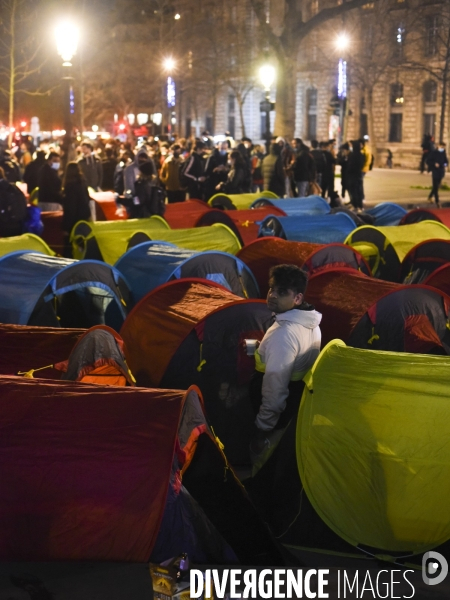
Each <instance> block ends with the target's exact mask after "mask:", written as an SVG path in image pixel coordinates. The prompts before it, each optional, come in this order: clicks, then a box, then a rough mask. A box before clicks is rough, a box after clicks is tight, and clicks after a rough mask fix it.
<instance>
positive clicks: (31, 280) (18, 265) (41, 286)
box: [0, 250, 130, 331]
mask: <svg viewBox="0 0 450 600" xmlns="http://www.w3.org/2000/svg"><path fill="white" fill-rule="evenodd" d="M0 281H1V286H0V322H2V323H12V324H17V325H42V326H47V327H85V328H89V327H92V326H93V325H109V326H110V327H113V328H114V329H116V330H117V331H118V330H119V329H120V327H121V325H122V323H123V321H124V320H125V318H126V315H127V305H128V304H129V298H130V292H129V289H128V285H127V284H126V282H125V280H124V278H123V277H122V275H121V274H120V273H119V272H118V271H117V270H116V269H114V268H113V267H111V266H109V265H107V264H105V263H103V262H99V261H96V260H84V261H76V260H71V259H67V258H59V257H55V256H47V255H45V254H40V253H38V252H31V251H27V250H24V251H19V252H12V253H10V254H7V255H5V256H3V257H1V258H0Z"/></svg>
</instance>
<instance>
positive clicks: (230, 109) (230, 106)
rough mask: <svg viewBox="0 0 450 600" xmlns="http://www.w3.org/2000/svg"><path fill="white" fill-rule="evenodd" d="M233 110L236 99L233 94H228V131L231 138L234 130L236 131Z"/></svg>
mask: <svg viewBox="0 0 450 600" xmlns="http://www.w3.org/2000/svg"><path fill="white" fill-rule="evenodd" d="M235 109H236V98H235V96H234V94H229V96H228V131H229V132H230V134H231V137H233V138H234V134H235V130H236V118H235Z"/></svg>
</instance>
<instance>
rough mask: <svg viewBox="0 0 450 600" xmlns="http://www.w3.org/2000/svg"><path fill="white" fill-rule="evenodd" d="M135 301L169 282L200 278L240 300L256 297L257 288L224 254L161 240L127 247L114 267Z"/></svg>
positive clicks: (238, 263) (243, 267)
mask: <svg viewBox="0 0 450 600" xmlns="http://www.w3.org/2000/svg"><path fill="white" fill-rule="evenodd" d="M115 268H116V269H117V270H118V271H120V272H121V273H122V274H123V276H124V277H125V279H126V281H127V283H128V285H129V286H130V289H131V292H132V294H133V299H134V301H135V302H138V301H139V300H140V299H141V298H143V297H144V296H145V295H146V294H148V292H150V291H151V290H153V289H155V288H156V287H158V286H159V285H162V284H164V283H167V282H168V281H170V280H171V279H180V278H184V277H201V278H204V279H209V280H210V281H215V282H216V283H220V284H221V285H223V286H225V287H226V288H228V289H229V290H230V291H232V292H233V293H234V294H237V295H239V296H241V297H249V298H258V297H259V289H258V285H257V283H256V281H255V278H254V277H253V274H252V273H251V271H250V269H249V268H248V267H247V266H246V265H245V264H244V263H243V262H242V261H241V260H240V259H238V258H236V257H235V256H233V255H231V254H227V253H226V252H215V251H208V252H196V251H194V250H187V249H185V248H179V247H178V246H174V245H173V244H170V243H167V242H161V241H148V242H143V243H142V244H138V245H137V246H134V247H133V248H130V250H128V252H126V253H125V254H124V255H123V256H121V257H120V258H119V260H118V261H117V262H116V264H115Z"/></svg>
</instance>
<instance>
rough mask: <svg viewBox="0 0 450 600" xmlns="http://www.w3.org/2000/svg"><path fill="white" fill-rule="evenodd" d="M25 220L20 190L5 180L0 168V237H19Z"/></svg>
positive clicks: (25, 214)
mask: <svg viewBox="0 0 450 600" xmlns="http://www.w3.org/2000/svg"><path fill="white" fill-rule="evenodd" d="M26 218H27V201H26V200H25V196H24V195H23V193H22V192H21V190H20V189H19V188H18V187H17V186H16V185H14V184H13V183H10V182H9V181H8V180H7V179H6V175H5V172H4V171H3V168H2V167H0V237H10V236H15V235H21V234H22V233H23V231H24V224H25V221H26Z"/></svg>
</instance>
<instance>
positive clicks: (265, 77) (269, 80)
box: [259, 65, 275, 154]
mask: <svg viewBox="0 0 450 600" xmlns="http://www.w3.org/2000/svg"><path fill="white" fill-rule="evenodd" d="M259 78H260V80H261V83H262V84H263V86H264V91H265V92H266V96H265V99H264V100H263V102H261V103H260V111H261V112H265V113H266V151H267V154H269V151H270V138H271V134H270V111H271V110H272V108H273V105H272V102H271V101H270V88H271V86H272V84H273V82H274V81H275V68H274V67H273V66H272V65H263V66H262V67H261V68H260V69H259Z"/></svg>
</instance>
